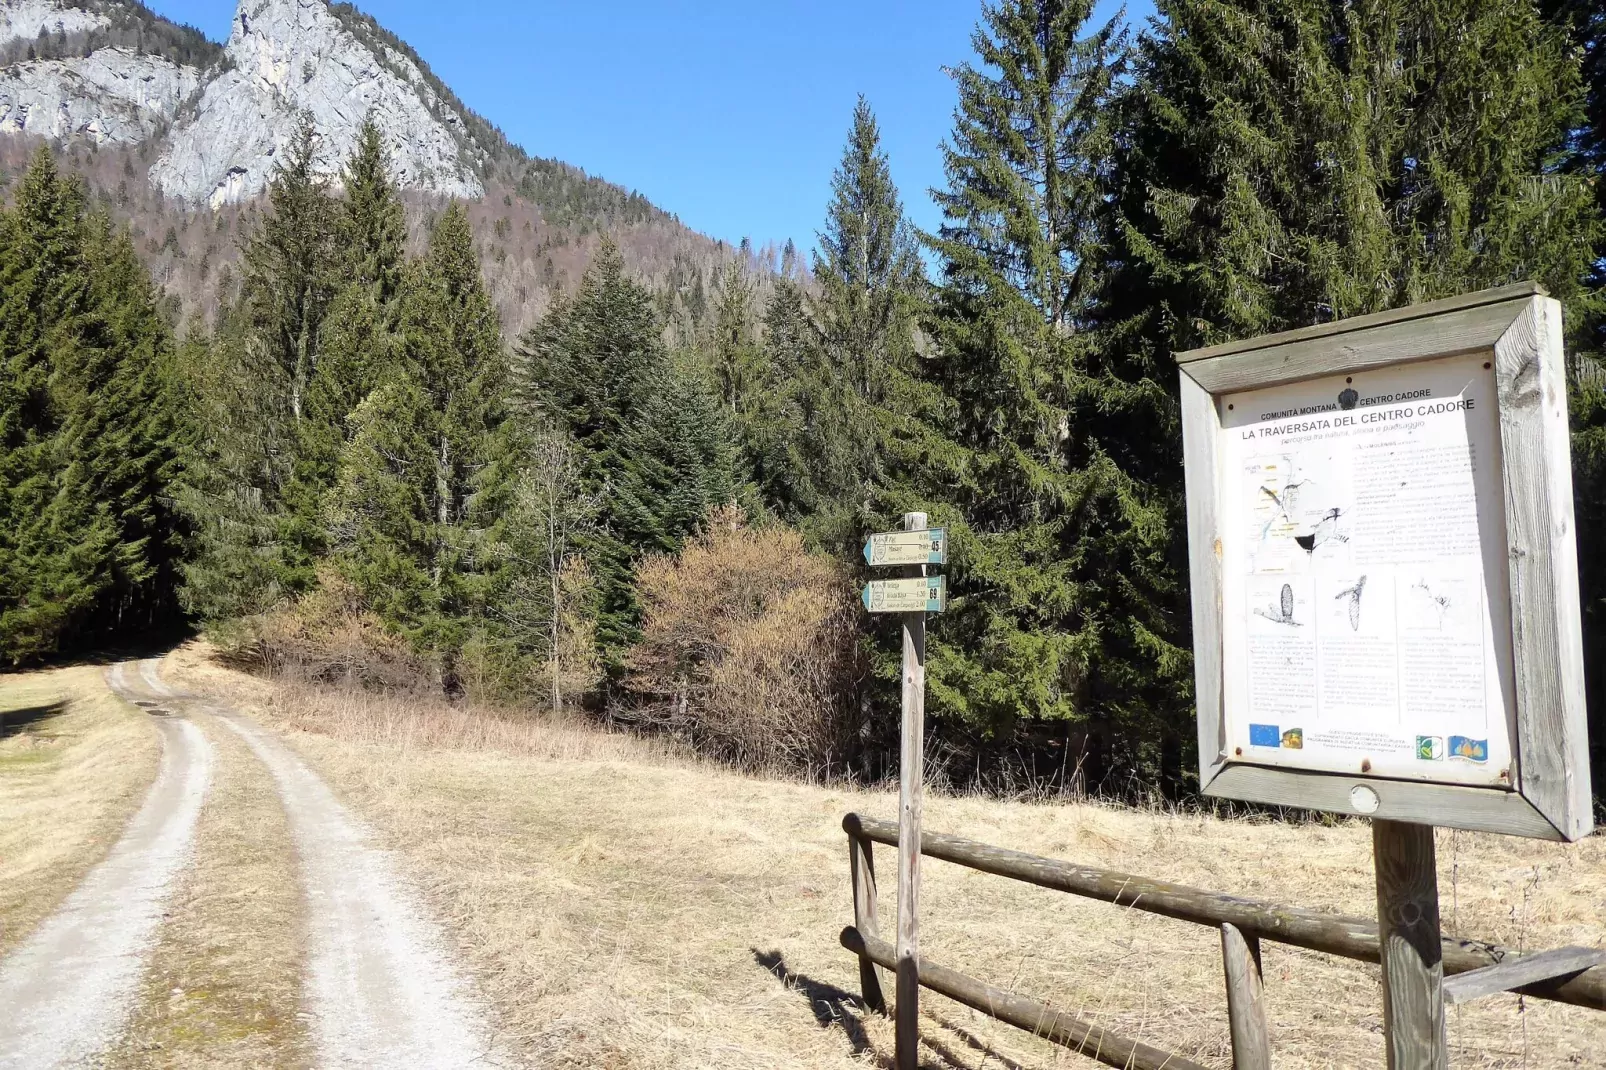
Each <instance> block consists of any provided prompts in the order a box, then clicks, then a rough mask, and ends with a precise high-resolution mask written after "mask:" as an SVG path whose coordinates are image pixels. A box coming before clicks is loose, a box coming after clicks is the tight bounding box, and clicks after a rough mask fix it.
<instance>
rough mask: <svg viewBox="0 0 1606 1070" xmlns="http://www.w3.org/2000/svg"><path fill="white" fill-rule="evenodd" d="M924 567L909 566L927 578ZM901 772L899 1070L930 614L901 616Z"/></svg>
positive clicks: (914, 927)
mask: <svg viewBox="0 0 1606 1070" xmlns="http://www.w3.org/2000/svg"><path fill="white" fill-rule="evenodd" d="M925 526H926V514H925V513H905V514H903V529H904V530H905V531H919V530H921V529H922V528H924V527H925ZM925 574H926V566H924V565H913V566H910V575H913V576H924V575H925ZM901 742H902V746H901V747H900V750H899V761H898V765H899V769H898V772H899V776H898V941H897V945H896V951H897V956H898V959H897V962H898V970H897V995H896V996H895V998H894V1002H893V1014H894V1026H893V1036H894V1038H895V1045H896V1046H895V1052H894V1062H895V1064H896V1070H917V1067H918V1066H919V1064H920V817H921V812H922V810H924V808H925V779H924V778H925V773H926V768H925V764H926V614H925V613H924V612H920V613H905V614H904V615H903V732H902V738H901Z"/></svg>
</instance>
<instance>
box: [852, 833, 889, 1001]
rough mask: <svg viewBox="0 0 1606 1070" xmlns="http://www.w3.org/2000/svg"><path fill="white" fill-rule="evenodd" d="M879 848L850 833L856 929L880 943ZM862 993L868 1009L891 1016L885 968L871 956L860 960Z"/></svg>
mask: <svg viewBox="0 0 1606 1070" xmlns="http://www.w3.org/2000/svg"><path fill="white" fill-rule="evenodd" d="M874 849H875V844H874V843H873V842H872V841H871V840H869V839H867V838H865V837H864V836H862V835H860V834H859V833H857V832H854V831H851V830H850V831H849V832H848V871H849V872H850V873H852V875H853V927H854V928H855V929H858V930H859V931H860V932H861V933H864V934H865V935H866V936H868V937H870V938H871V939H876V940H878V939H880V937H881V930H880V926H879V925H878V924H877V923H876V887H875V855H874V853H873V852H874ZM859 992H860V993H861V994H862V995H863V997H864V1005H865V1006H866V1007H869V1008H870V1009H871V1010H873V1011H876V1012H877V1013H879V1014H885V1013H887V999H886V996H884V995H883V994H882V989H881V968H880V967H879V966H877V965H876V964H875V962H874V961H872V960H871V958H870V956H869V955H860V956H859Z"/></svg>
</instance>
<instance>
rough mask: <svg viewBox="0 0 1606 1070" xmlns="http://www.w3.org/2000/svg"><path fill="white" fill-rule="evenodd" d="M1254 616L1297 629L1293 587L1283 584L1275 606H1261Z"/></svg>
mask: <svg viewBox="0 0 1606 1070" xmlns="http://www.w3.org/2000/svg"><path fill="white" fill-rule="evenodd" d="M1255 615H1256V616H1259V617H1265V618H1266V619H1267V620H1269V621H1272V622H1273V623H1276V624H1286V625H1288V626H1289V627H1291V628H1298V627H1299V621H1297V620H1295V619H1294V587H1293V584H1289V583H1285V584H1283V589H1282V593H1281V594H1280V595H1279V596H1278V599H1277V604H1276V605H1275V606H1263V607H1260V608H1257V609H1256V610H1255Z"/></svg>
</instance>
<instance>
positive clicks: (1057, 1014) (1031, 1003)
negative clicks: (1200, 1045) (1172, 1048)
mask: <svg viewBox="0 0 1606 1070" xmlns="http://www.w3.org/2000/svg"><path fill="white" fill-rule="evenodd" d="M842 946H843V947H845V948H847V949H848V950H849V951H851V952H853V953H854V954H855V955H858V956H859V957H860V958H861V959H869V960H870V961H871V962H873V963H875V964H876V965H877V966H883V967H885V968H887V969H889V970H891V969H896V968H897V958H896V956H895V954H894V953H893V949H892V945H891V944H889V943H887V942H886V941H885V940H877V939H875V938H874V937H870V936H866V935H864V934H863V933H861V932H859V930H857V929H855V928H853V927H851V926H850V927H848V928H846V929H843V930H842ZM919 978H920V983H921V985H923V986H924V987H926V988H929V989H931V990H932V991H933V992H940V993H942V994H943V995H945V996H947V997H948V998H949V999H952V1000H956V1001H958V1002H960V1003H963V1004H964V1005H965V1006H967V1007H973V1008H975V1009H976V1010H978V1011H981V1012H982V1013H983V1014H986V1015H990V1016H992V1017H994V1018H997V1019H998V1020H999V1021H1001V1022H1008V1023H1009V1024H1010V1025H1013V1026H1017V1027H1019V1028H1021V1029H1024V1030H1026V1031H1027V1032H1030V1033H1035V1034H1036V1035H1037V1036H1040V1037H1042V1038H1043V1039H1044V1040H1051V1041H1053V1042H1054V1043H1056V1044H1060V1045H1063V1046H1064V1047H1067V1048H1069V1049H1071V1050H1072V1051H1074V1052H1077V1053H1078V1054H1081V1055H1086V1056H1088V1057H1090V1058H1093V1059H1097V1060H1098V1061H1099V1062H1101V1063H1104V1064H1105V1065H1106V1066H1121V1067H1130V1068H1131V1070H1207V1068H1206V1067H1205V1066H1204V1065H1203V1064H1201V1063H1196V1062H1193V1061H1192V1060H1189V1059H1184V1058H1182V1057H1181V1056H1180V1055H1173V1054H1171V1053H1170V1052H1168V1051H1162V1050H1161V1049H1159V1048H1156V1047H1152V1046H1150V1045H1148V1044H1145V1043H1143V1042H1142V1041H1138V1040H1128V1039H1127V1038H1125V1037H1121V1036H1116V1035H1115V1034H1114V1033H1111V1032H1110V1031H1109V1030H1107V1029H1105V1028H1103V1027H1102V1026H1097V1025H1094V1024H1093V1023H1091V1022H1085V1021H1083V1020H1082V1019H1080V1018H1076V1017H1074V1016H1072V1015H1069V1014H1066V1013H1065V1012H1063V1011H1057V1010H1055V1009H1054V1008H1052V1007H1050V1006H1049V1005H1048V1004H1046V1003H1039V1002H1038V1001H1037V1000H1035V999H1028V998H1027V997H1025V996H1020V995H1016V994H1015V993H1013V992H1006V991H1004V990H1003V989H1002V988H994V987H993V986H992V985H989V984H986V983H985V982H982V981H978V980H976V979H975V978H974V977H968V976H966V975H965V974H962V973H960V972H958V971H957V970H950V969H948V968H947V967H946V966H938V965H937V964H936V963H934V962H932V961H930V960H929V959H926V958H924V957H922V958H921V960H920V967H919Z"/></svg>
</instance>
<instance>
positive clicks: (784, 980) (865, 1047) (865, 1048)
mask: <svg viewBox="0 0 1606 1070" xmlns="http://www.w3.org/2000/svg"><path fill="white" fill-rule="evenodd" d="M748 950H750V951H752V952H753V961H754V962H756V963H758V964H759V965H760V966H762V967H763V968H764V969H766V970H768V971H769V972H770V973H771V974H773V975H774V977H775V979H776V980H778V981H780V982H781V984H783V985H785V986H786V987H787V988H790V989H791V990H792V991H794V992H796V993H797V994H798V995H800V996H802V997H803V998H804V999H805V1000H807V1001H808V1005H809V1010H810V1011H811V1012H812V1013H813V1014H814V1020H815V1021H816V1022H819V1023H820V1027H821V1028H823V1029H829V1028H831V1027H832V1026H840V1027H841V1029H842V1032H844V1033H846V1034H847V1037H848V1043H849V1044H851V1045H852V1047H853V1054H855V1055H864V1054H866V1053H869V1054H872V1055H874V1054H875V1052H874V1049H872V1048H871V1047H870V1038H869V1037H868V1036H866V1035H865V1032H864V1026H863V1025H861V1024H859V1016H860V1015H862V1014H864V1013H865V1006H864V1002H863V1001H862V1000H861V999H859V997H858V996H856V995H854V994H853V993H852V992H849V991H847V990H846V989H843V988H838V987H837V986H836V985H833V984H827V983H826V982H824V981H816V980H815V979H814V978H812V977H807V976H804V975H803V974H800V973H794V972H793V971H792V968H791V967H790V966H788V965H787V964H786V959H785V958H784V957H782V955H781V953H780V952H779V951H760V950H759V949H758V948H756V947H754V948H749V949H748ZM876 1062H877V1064H878V1065H880V1066H884V1067H891V1066H892V1061H891V1060H889V1059H887V1058H886V1057H884V1056H879V1055H878V1056H876Z"/></svg>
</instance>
